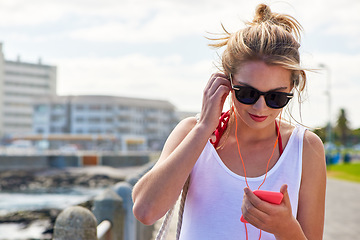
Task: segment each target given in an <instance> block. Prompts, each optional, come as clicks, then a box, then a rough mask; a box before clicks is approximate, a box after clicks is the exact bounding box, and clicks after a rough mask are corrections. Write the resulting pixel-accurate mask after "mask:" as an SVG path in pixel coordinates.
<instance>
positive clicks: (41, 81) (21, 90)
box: [0, 43, 56, 137]
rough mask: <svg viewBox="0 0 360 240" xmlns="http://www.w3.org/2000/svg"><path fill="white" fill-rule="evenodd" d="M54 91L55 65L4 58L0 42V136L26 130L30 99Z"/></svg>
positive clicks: (30, 114)
mask: <svg viewBox="0 0 360 240" xmlns="http://www.w3.org/2000/svg"><path fill="white" fill-rule="evenodd" d="M55 95H56V67H55V66H50V65H44V64H42V63H41V60H39V62H38V63H36V64H35V63H25V62H21V61H20V58H18V60H17V61H8V60H5V58H4V54H3V50H2V43H0V105H1V106H0V107H1V109H0V136H2V137H4V136H7V135H12V134H30V133H31V132H32V129H33V128H32V125H33V122H32V120H33V101H34V99H36V98H38V97H41V96H55Z"/></svg>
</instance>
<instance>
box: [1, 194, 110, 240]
mask: <svg viewBox="0 0 360 240" xmlns="http://www.w3.org/2000/svg"><path fill="white" fill-rule="evenodd" d="M102 191H104V189H89V188H73V189H51V190H50V191H49V192H46V191H42V192H35V193H34V192H33V193H31V192H26V193H25V192H23V193H19V192H17V193H15V192H0V215H4V214H6V213H11V212H17V211H32V210H39V209H51V208H56V209H65V208H66V207H69V206H74V205H77V204H79V203H83V202H86V201H88V200H90V199H92V198H94V197H95V196H96V195H98V194H100V193H101V192H102ZM44 225H46V222H44V221H43V220H39V221H34V222H33V223H32V224H30V226H29V227H27V228H24V227H23V226H22V225H21V224H14V223H4V224H0V240H2V239H9V240H11V239H17V240H19V239H42V238H41V237H42V235H41V234H42V232H43V230H44Z"/></svg>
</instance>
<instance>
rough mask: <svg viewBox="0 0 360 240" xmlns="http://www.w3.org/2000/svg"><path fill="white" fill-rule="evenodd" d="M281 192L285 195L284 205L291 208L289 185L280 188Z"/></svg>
mask: <svg viewBox="0 0 360 240" xmlns="http://www.w3.org/2000/svg"><path fill="white" fill-rule="evenodd" d="M280 192H281V193H282V194H283V200H282V203H283V204H285V205H286V206H289V207H291V202H290V196H289V192H288V185H287V184H284V185H282V186H281V188H280Z"/></svg>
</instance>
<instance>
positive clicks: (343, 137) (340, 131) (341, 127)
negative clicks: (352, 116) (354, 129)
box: [334, 108, 350, 146]
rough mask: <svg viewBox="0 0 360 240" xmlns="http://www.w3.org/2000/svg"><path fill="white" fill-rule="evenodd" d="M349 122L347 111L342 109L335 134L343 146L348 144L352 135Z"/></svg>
mask: <svg viewBox="0 0 360 240" xmlns="http://www.w3.org/2000/svg"><path fill="white" fill-rule="evenodd" d="M348 125H349V121H348V120H347V117H346V111H345V109H344V108H342V109H340V114H339V118H338V120H337V123H336V126H335V129H334V130H335V133H336V135H337V136H338V138H339V139H338V140H339V141H340V143H341V144H342V145H343V146H346V145H347V144H348V137H349V134H350V128H349V126H348Z"/></svg>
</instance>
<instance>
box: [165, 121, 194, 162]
mask: <svg viewBox="0 0 360 240" xmlns="http://www.w3.org/2000/svg"><path fill="white" fill-rule="evenodd" d="M196 124H197V120H196V117H188V118H185V119H183V120H181V121H180V122H179V123H178V124H177V125H176V127H175V128H174V130H173V131H172V132H171V133H170V135H169V137H168V138H167V140H166V142H165V145H164V148H163V151H162V154H161V157H160V159H162V158H163V156H167V155H169V154H170V153H171V152H172V151H173V150H174V149H175V148H176V147H177V146H178V145H179V144H180V143H181V142H182V141H183V140H184V138H185V137H186V136H187V135H188V134H189V132H190V131H191V130H192V129H193V128H194V127H195V125H196Z"/></svg>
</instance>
